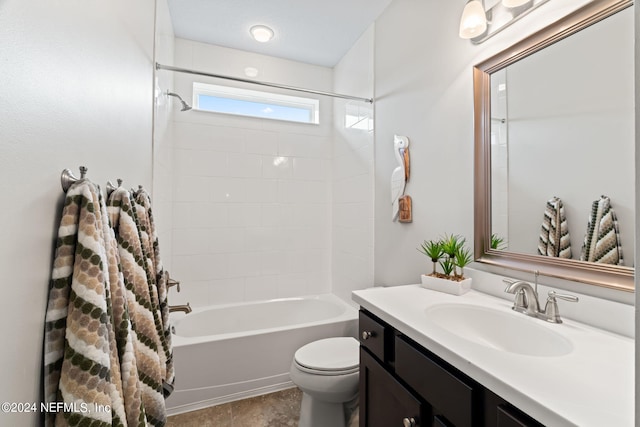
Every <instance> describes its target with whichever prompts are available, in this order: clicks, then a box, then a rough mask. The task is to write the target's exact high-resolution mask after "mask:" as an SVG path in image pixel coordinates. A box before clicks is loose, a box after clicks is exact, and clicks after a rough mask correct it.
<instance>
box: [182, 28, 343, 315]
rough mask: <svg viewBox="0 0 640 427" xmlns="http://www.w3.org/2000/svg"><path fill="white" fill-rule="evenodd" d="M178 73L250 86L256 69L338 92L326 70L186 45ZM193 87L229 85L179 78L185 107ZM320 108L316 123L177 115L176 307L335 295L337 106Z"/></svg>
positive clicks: (265, 76)
mask: <svg viewBox="0 0 640 427" xmlns="http://www.w3.org/2000/svg"><path fill="white" fill-rule="evenodd" d="M175 65H176V66H178V67H184V68H188V69H193V70H202V71H206V72H212V73H218V74H223V75H230V76H238V77H244V78H246V76H245V75H244V69H245V67H248V66H251V67H255V68H257V69H258V70H259V74H258V76H257V77H256V79H257V80H263V81H269V82H274V83H282V84H287V85H291V86H298V87H308V88H313V89H317V90H323V91H327V90H329V91H330V90H331V89H332V71H331V69H329V68H325V67H318V66H312V65H307V64H302V63H297V62H293V61H288V60H283V59H278V58H273V57H267V56H263V55H257V54H250V53H247V52H243V51H239V50H235V49H228V48H222V47H217V46H212V45H207V44H203V43H197V42H192V41H187V40H182V39H177V40H176V43H175ZM194 80H197V81H200V82H204V83H214V84H225V85H227V84H228V85H230V84H233V83H232V82H229V81H221V80H219V79H218V80H216V79H212V78H204V77H198V76H193V75H189V74H178V73H176V74H175V76H174V83H175V91H176V92H177V93H178V94H180V95H181V96H182V97H183V98H184V99H185V100H187V101H188V102H190V101H191V98H192V82H193V81H194ZM242 87H246V88H249V89H256V87H255V86H250V85H246V84H245V85H243V86H242ZM274 91H277V89H275V90H274ZM283 93H286V92H283ZM289 93H291V92H289ZM295 95H298V94H295ZM320 109H321V113H320V124H319V125H310V124H300V123H291V122H283V121H274V120H266V119H257V118H246V117H240V116H232V115H223V114H215V113H209V112H202V111H193V110H191V111H187V112H179V111H177V110H178V108H174V124H173V151H172V155H173V162H174V164H173V196H172V197H173V201H174V203H173V214H172V215H173V221H172V223H173V226H172V229H173V236H172V241H173V245H172V271H171V272H172V275H173V276H174V277H175V278H176V279H179V280H181V282H182V286H181V287H182V292H181V293H180V294H172V295H171V301H172V304H178V303H186V302H189V303H190V304H191V305H192V306H201V305H207V304H222V303H231V302H239V301H245V300H260V299H270V298H279V297H289V296H296V295H307V294H315V293H322V292H328V291H329V290H330V263H331V246H330V245H331V221H330V213H331V204H330V203H331V153H332V146H331V143H332V129H333V127H332V116H333V113H332V102H331V100H329V99H321V102H320Z"/></svg>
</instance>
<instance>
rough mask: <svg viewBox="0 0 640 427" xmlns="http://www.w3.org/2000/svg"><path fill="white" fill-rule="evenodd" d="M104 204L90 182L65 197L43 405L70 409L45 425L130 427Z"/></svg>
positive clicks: (53, 281) (49, 321)
mask: <svg viewBox="0 0 640 427" xmlns="http://www.w3.org/2000/svg"><path fill="white" fill-rule="evenodd" d="M103 204H104V201H103V200H102V199H101V197H100V190H99V188H98V187H97V186H96V185H94V184H92V183H91V182H89V181H88V180H80V181H78V182H76V183H74V184H73V185H72V186H71V187H70V188H69V190H68V191H67V194H66V198H65V204H64V208H63V212H62V218H61V221H60V227H59V228H58V238H57V240H56V250H55V258H54V264H53V271H52V275H51V286H50V289H49V300H48V304H47V312H46V318H45V336H44V376H45V377H44V388H45V389H44V401H45V403H48V404H51V403H55V402H58V403H64V404H65V405H67V406H66V408H67V410H61V411H59V412H53V411H50V412H47V414H46V419H45V424H46V425H54V424H55V425H56V426H67V425H86V426H88V425H91V426H125V425H127V423H126V415H125V407H124V404H123V402H124V400H123V389H122V380H121V372H120V362H119V354H118V351H117V348H116V346H115V345H114V343H115V340H116V336H115V332H114V330H115V328H114V324H113V316H112V314H113V313H112V303H111V295H110V294H111V283H110V275H109V271H108V270H109V265H108V263H109V261H108V255H107V243H106V241H105V231H106V230H105V225H106V224H107V223H106V222H105V218H103V214H104V212H105V210H104V209H103ZM106 239H107V240H108V237H107V238H106ZM72 408H75V409H72Z"/></svg>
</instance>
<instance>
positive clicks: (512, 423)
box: [496, 405, 542, 427]
mask: <svg viewBox="0 0 640 427" xmlns="http://www.w3.org/2000/svg"><path fill="white" fill-rule="evenodd" d="M496 422H497V424H496V426H497V427H540V426H542V424H540V423H539V422H537V421H535V420H533V419H531V418H530V417H528V416H527V415H525V414H523V413H521V412H520V411H517V410H515V409H513V408H510V407H509V406H507V405H500V406H498V415H497V420H496Z"/></svg>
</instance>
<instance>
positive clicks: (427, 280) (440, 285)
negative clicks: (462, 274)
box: [421, 274, 471, 295]
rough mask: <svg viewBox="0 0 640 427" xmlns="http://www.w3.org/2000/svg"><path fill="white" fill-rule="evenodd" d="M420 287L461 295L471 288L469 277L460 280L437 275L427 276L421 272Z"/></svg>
mask: <svg viewBox="0 0 640 427" xmlns="http://www.w3.org/2000/svg"><path fill="white" fill-rule="evenodd" d="M421 278H422V287H423V288H427V289H431V290H434V291H439V292H445V293H447V294H451V295H462V294H466V293H467V292H469V290H470V289H471V278H470V277H469V278H467V279H464V280H462V281H460V282H456V281H454V280H448V279H441V278H439V277H434V276H428V275H426V274H423V275H422V276H421Z"/></svg>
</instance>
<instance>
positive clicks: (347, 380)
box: [289, 337, 360, 427]
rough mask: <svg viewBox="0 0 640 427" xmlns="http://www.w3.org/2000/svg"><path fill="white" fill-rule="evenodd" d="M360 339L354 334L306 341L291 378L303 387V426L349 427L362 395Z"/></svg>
mask: <svg viewBox="0 0 640 427" xmlns="http://www.w3.org/2000/svg"><path fill="white" fill-rule="evenodd" d="M359 350H360V343H359V342H358V341H357V340H356V339H355V338H352V337H335V338H326V339H322V340H318V341H314V342H311V343H309V344H306V345H304V346H302V347H300V348H299V349H298V351H296V353H295V355H294V357H293V361H292V362H291V369H290V372H289V373H290V375H291V381H293V383H294V384H295V385H297V386H298V388H300V390H302V392H303V394H302V406H301V408H300V424H299V427H345V426H346V423H347V419H348V418H349V417H350V416H351V412H353V410H354V407H355V406H356V404H357V398H358V376H359V362H360V353H359Z"/></svg>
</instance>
